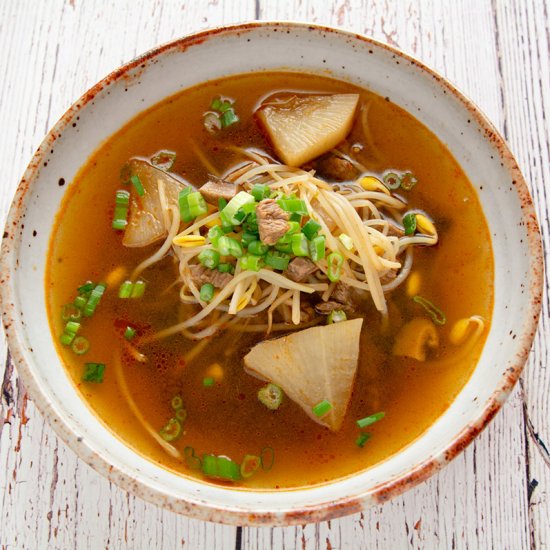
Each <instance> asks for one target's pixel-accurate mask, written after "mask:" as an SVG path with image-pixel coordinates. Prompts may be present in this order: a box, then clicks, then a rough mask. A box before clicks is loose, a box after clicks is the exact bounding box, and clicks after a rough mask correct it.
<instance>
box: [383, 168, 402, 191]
mask: <svg viewBox="0 0 550 550" xmlns="http://www.w3.org/2000/svg"><path fill="white" fill-rule="evenodd" d="M382 179H383V180H384V183H385V185H386V187H387V188H388V189H392V190H393V189H397V188H398V187H399V186H400V185H401V178H400V177H399V174H396V173H395V172H386V173H385V174H384V177H383V178H382Z"/></svg>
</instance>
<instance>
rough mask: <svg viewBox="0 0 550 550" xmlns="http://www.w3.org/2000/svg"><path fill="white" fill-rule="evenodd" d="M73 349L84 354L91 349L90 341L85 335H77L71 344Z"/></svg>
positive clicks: (79, 353)
mask: <svg viewBox="0 0 550 550" xmlns="http://www.w3.org/2000/svg"><path fill="white" fill-rule="evenodd" d="M71 349H72V350H73V352H74V353H76V354H77V355H84V354H85V353H86V352H87V351H88V350H89V349H90V342H88V339H87V338H84V336H77V337H76V338H75V339H74V340H73V343H72V344H71Z"/></svg>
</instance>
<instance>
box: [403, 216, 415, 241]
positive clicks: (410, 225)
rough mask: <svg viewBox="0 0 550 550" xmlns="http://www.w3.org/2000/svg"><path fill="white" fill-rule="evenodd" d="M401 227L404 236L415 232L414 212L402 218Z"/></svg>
mask: <svg viewBox="0 0 550 550" xmlns="http://www.w3.org/2000/svg"><path fill="white" fill-rule="evenodd" d="M403 227H404V228H405V235H414V232H415V231H416V214H415V213H414V212H408V213H407V214H405V215H404V216H403Z"/></svg>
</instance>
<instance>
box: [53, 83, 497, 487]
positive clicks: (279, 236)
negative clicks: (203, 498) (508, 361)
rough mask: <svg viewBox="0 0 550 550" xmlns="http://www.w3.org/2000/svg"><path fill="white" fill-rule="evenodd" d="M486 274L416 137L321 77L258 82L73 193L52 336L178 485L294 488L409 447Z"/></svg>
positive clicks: (461, 362) (486, 300) (470, 208)
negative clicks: (186, 481) (180, 480)
mask: <svg viewBox="0 0 550 550" xmlns="http://www.w3.org/2000/svg"><path fill="white" fill-rule="evenodd" d="M492 281H493V260H492V251H491V246H490V237H489V233H488V230H487V226H486V223H485V220H484V218H483V214H482V211H481V207H480V204H479V202H478V199H477V196H476V193H475V191H474V189H473V188H472V186H471V184H470V183H469V181H468V179H467V178H466V176H465V174H464V172H463V171H462V170H461V168H460V166H458V164H457V163H456V161H455V160H454V158H453V157H452V156H451V154H450V153H449V151H448V150H447V149H446V148H445V146H444V145H443V144H442V143H441V142H440V141H438V139H437V138H436V137H435V136H434V135H433V134H432V133H431V132H430V131H429V130H428V129H427V128H426V127H424V126H423V125H422V124H421V123H420V122H419V121H417V120H416V119H415V118H414V117H412V116H411V115H410V114H408V113H407V112H405V111H404V110H402V109H401V108H399V107H398V106H397V105H395V104H394V103H392V102H391V101H390V100H389V99H388V98H382V97H379V96H377V95H375V94H373V93H371V92H369V91H367V90H364V89H360V88H358V87H356V86H353V85H351V84H349V83H346V82H341V81H336V80H333V79H329V78H327V77H321V76H317V75H307V74H298V73H290V72H288V73H284V72H281V73H256V74H245V75H241V76H236V77H231V78H226V79H221V80H218V81H214V82H208V83H205V84H203V85H201V86H197V87H195V88H192V89H189V90H185V91H182V92H181V93H179V94H177V95H175V96H172V97H169V98H167V99H166V100H164V101H163V102H161V103H159V104H158V105H155V106H154V107H152V108H150V109H149V110H147V111H145V112H144V113H142V114H141V115H139V116H138V117H136V118H135V119H134V120H132V121H131V122H129V123H128V124H127V125H126V126H125V127H124V128H122V129H121V130H120V131H119V132H118V133H117V134H115V135H114V136H112V137H111V138H110V139H109V140H108V141H107V142H106V143H104V144H103V145H102V146H101V147H100V148H99V150H98V151H97V152H96V153H94V155H93V156H92V157H91V158H90V159H89V161H88V162H87V164H86V165H85V166H83V167H82V169H81V170H80V172H79V173H78V174H77V176H76V177H75V179H74V181H72V182H71V184H70V188H69V190H68V191H67V195H66V198H65V199H64V203H63V206H62V209H61V211H60V213H59V215H58V217H57V220H56V224H55V227H54V229H53V232H52V237H51V244H50V255H49V267H48V272H47V277H46V294H47V296H48V301H49V302H48V307H49V316H50V324H51V330H52V334H53V337H54V340H55V342H56V343H57V346H58V351H59V354H60V356H61V357H62V359H63V362H64V364H65V365H66V368H67V370H68V372H69V374H70V376H71V377H72V379H73V380H74V382H75V384H76V385H77V387H78V389H79V391H80V392H81V394H82V396H83V398H84V399H85V400H86V402H87V403H88V404H89V406H90V407H91V408H92V409H93V411H94V412H95V413H96V414H97V415H98V416H99V418H100V419H101V420H102V421H103V422H104V423H105V424H106V425H107V426H108V427H109V428H110V429H111V430H112V431H113V432H114V433H115V434H116V435H117V436H118V437H120V438H121V439H122V440H123V441H124V442H125V443H126V444H128V445H129V446H131V447H132V448H134V449H135V450H136V451H137V452H139V453H141V454H142V455H143V456H145V457H147V458H148V459H150V460H152V461H154V462H156V463H158V464H160V465H162V466H163V467H165V468H168V469H170V470H173V471H175V472H177V473H178V474H180V475H185V476H193V477H196V478H199V479H201V480H203V481H205V482H211V483H219V484H228V485H231V486H236V487H241V488H265V489H274V488H293V487H298V486H305V485H314V484H319V483H323V482H327V481H331V480H334V479H336V478H341V477H344V476H348V475H351V474H354V473H356V472H358V471H361V470H363V469H365V468H368V467H370V466H372V465H374V464H376V463H377V462H379V461H382V460H384V459H386V458H388V457H389V456H390V455H392V454H394V453H396V452H398V451H399V450H401V449H403V447H405V446H406V445H408V444H410V443H411V442H412V441H413V440H414V439H415V438H417V437H418V436H420V435H421V434H422V433H423V432H424V431H425V430H426V429H427V428H429V427H430V425H432V424H433V423H434V421H435V420H436V419H437V418H438V417H439V416H440V415H441V414H442V413H443V412H444V411H445V409H446V408H447V407H448V406H449V404H450V403H451V402H452V400H453V399H454V398H455V396H456V395H457V394H458V392H459V391H460V390H461V388H462V387H463V386H464V384H465V383H466V381H467V380H468V378H469V376H470V374H471V373H472V371H473V369H474V366H475V364H476V361H477V360H478V358H479V355H480V352H481V349H482V346H483V342H484V340H485V336H486V334H487V331H488V327H489V324H490V319H491V310H492V299H493V289H492Z"/></svg>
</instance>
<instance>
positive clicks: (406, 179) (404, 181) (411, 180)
mask: <svg viewBox="0 0 550 550" xmlns="http://www.w3.org/2000/svg"><path fill="white" fill-rule="evenodd" d="M417 183H418V180H417V179H416V176H415V175H414V174H413V173H412V172H405V173H404V174H403V175H402V176H401V188H402V189H405V191H410V190H411V189H412V188H413V187H414V186H415V185H416V184H417Z"/></svg>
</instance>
